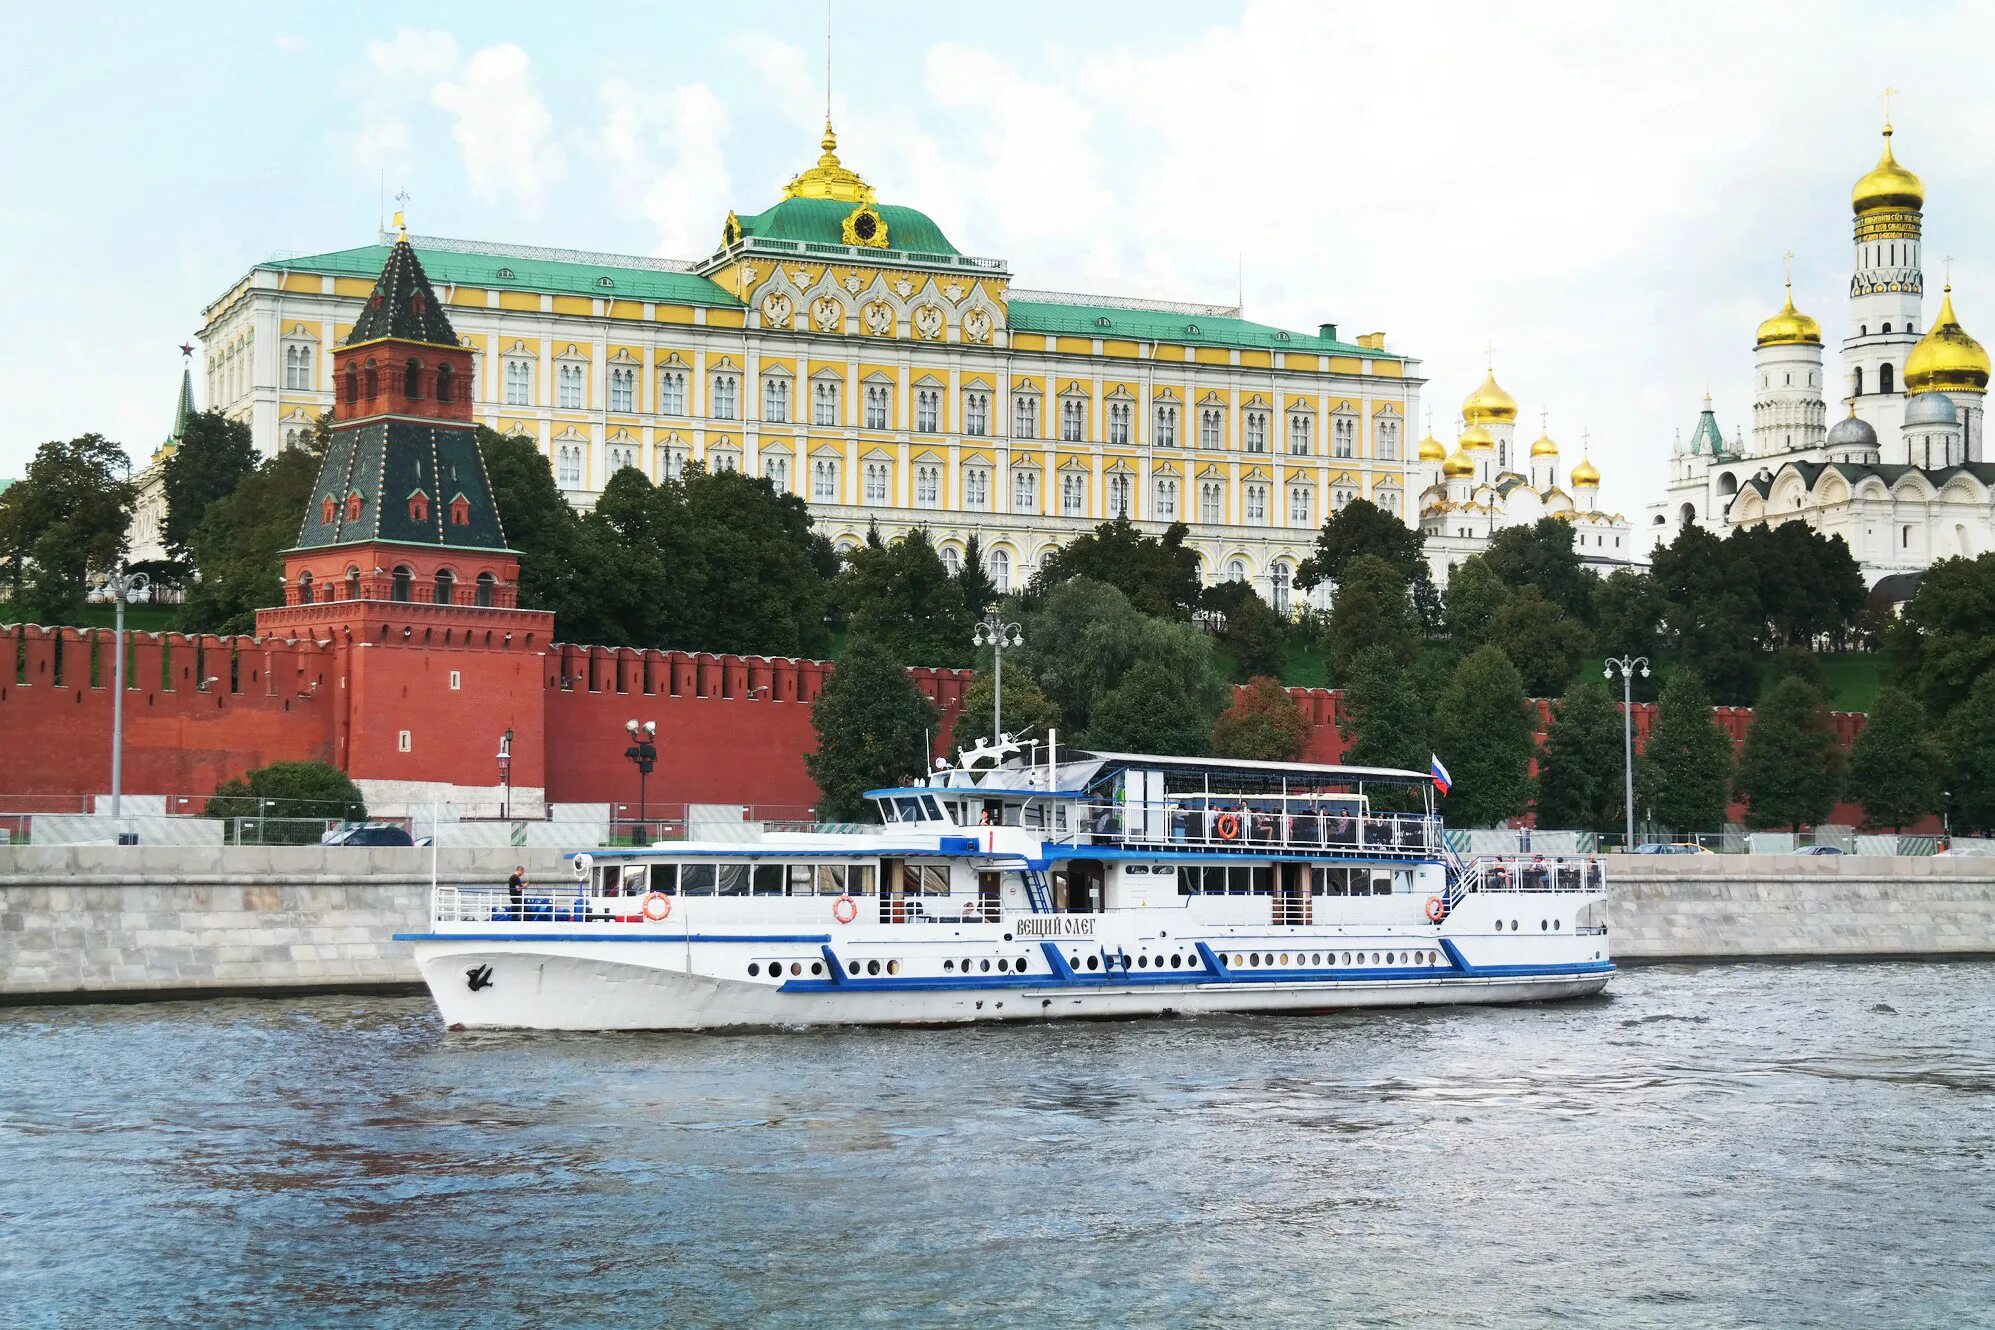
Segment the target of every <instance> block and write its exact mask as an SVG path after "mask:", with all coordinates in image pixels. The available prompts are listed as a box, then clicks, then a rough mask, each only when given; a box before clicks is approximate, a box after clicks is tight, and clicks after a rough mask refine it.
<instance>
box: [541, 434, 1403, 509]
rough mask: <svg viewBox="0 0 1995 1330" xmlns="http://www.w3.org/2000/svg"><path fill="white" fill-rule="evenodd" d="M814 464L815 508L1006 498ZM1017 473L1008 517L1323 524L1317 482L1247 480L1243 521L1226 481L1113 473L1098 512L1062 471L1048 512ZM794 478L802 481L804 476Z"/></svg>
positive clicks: (941, 471) (627, 461)
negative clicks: (1142, 482) (1143, 481)
mask: <svg viewBox="0 0 1995 1330" xmlns="http://www.w3.org/2000/svg"><path fill="white" fill-rule="evenodd" d="M586 457H587V445H586V444H581V443H557V444H556V445H555V449H554V470H555V480H556V481H557V483H559V484H560V486H561V487H562V488H563V489H571V490H572V489H580V488H582V486H583V485H584V483H585V476H584V471H583V467H584V462H585V460H586ZM608 458H609V470H610V474H615V472H616V471H617V470H618V469H620V468H622V467H636V466H637V465H638V449H637V446H636V445H634V444H618V443H612V444H611V445H610V446H609V450H608ZM689 460H690V453H689V450H687V449H685V448H682V447H672V446H669V445H668V446H665V447H662V448H660V449H659V450H658V462H657V470H658V475H657V478H658V479H660V480H672V479H677V478H678V477H679V476H681V475H683V474H684V472H685V468H686V464H687V462H688V461H689ZM707 462H708V464H709V465H710V466H712V467H713V468H714V469H716V470H721V471H739V470H740V469H741V455H740V454H739V453H738V452H736V451H735V450H733V449H714V450H712V451H710V452H709V453H708V455H707ZM808 463H809V470H808V487H807V488H805V489H799V490H796V491H794V492H797V493H800V494H802V495H803V497H805V498H807V499H809V500H810V501H811V502H812V503H832V504H839V503H858V504H861V505H865V506H872V507H897V508H898V507H912V508H921V509H931V510H936V511H949V512H959V511H960V512H993V511H998V510H996V509H993V507H992V495H993V493H1000V492H999V491H997V490H994V488H993V484H992V480H993V472H994V470H996V469H997V468H993V467H990V466H984V465H978V464H975V463H972V464H968V465H965V466H963V467H961V468H960V481H959V483H960V492H959V493H957V494H954V495H952V494H951V493H950V486H949V478H948V475H947V468H946V467H945V466H944V465H943V464H942V463H940V462H922V461H917V462H915V463H914V464H913V466H912V467H911V468H910V472H909V477H908V479H909V482H910V483H909V488H908V491H907V492H906V493H905V494H904V493H903V492H902V490H901V489H900V486H899V484H898V481H897V476H896V471H897V469H898V468H897V465H896V464H895V463H893V462H889V461H883V460H878V459H869V460H866V461H862V462H861V463H860V464H859V467H858V470H857V472H856V474H857V476H858V479H859V490H858V494H857V495H856V496H855V495H851V494H849V493H848V492H847V490H846V488H845V485H846V482H847V480H848V478H849V476H850V474H853V473H850V472H849V471H848V468H847V467H846V465H845V464H844V463H843V462H842V461H841V460H840V459H838V458H834V457H815V458H810V459H808ZM1009 471H1010V490H1009V494H1010V500H1011V501H1010V504H1009V506H1008V507H1006V508H1004V509H1003V510H1002V511H1004V512H1008V513H1016V514H1030V515H1034V516H1058V517H1078V518H1089V519H1097V518H1108V517H1118V516H1123V517H1130V518H1137V519H1141V520H1148V521H1158V522H1175V521H1186V522H1194V521H1195V522H1201V523H1215V524H1217V523H1237V524H1244V525H1249V526H1265V525H1270V524H1275V523H1279V524H1280V525H1285V526H1290V527H1307V526H1314V525H1315V524H1316V523H1317V522H1318V521H1319V520H1320V519H1321V516H1322V510H1321V509H1320V507H1319V501H1318V498H1319V494H1320V493H1321V492H1322V489H1323V488H1324V487H1322V486H1319V485H1318V483H1317V482H1316V481H1314V480H1310V479H1296V478H1294V477H1291V478H1289V479H1288V480H1287V481H1286V482H1285V483H1278V482H1275V481H1272V480H1258V479H1250V480H1246V481H1242V482H1240V483H1239V484H1238V486H1237V489H1238V495H1239V501H1240V504H1239V510H1238V513H1237V515H1236V514H1235V513H1234V511H1233V507H1232V496H1233V493H1234V489H1235V486H1234V484H1233V482H1230V481H1227V480H1223V479H1214V478H1210V477H1207V478H1203V479H1199V480H1196V481H1191V482H1187V481H1185V480H1184V479H1182V478H1181V477H1178V476H1169V475H1165V476H1155V477H1153V478H1152V479H1151V481H1150V484H1149V486H1148V488H1147V492H1146V491H1145V490H1144V489H1142V488H1139V486H1138V483H1137V480H1138V478H1137V477H1136V475H1135V474H1134V473H1132V472H1128V471H1119V470H1111V471H1109V472H1107V473H1106V474H1104V475H1102V476H1101V478H1100V485H1099V491H1100V496H1101V499H1102V502H1101V505H1100V507H1098V508H1097V507H1096V506H1095V505H1094V504H1093V502H1092V499H1093V497H1094V491H1095V489H1096V488H1097V487H1096V484H1095V477H1094V475H1093V473H1091V472H1090V471H1087V470H1084V469H1079V468H1072V467H1063V468H1061V469H1059V470H1058V472H1057V473H1056V475H1055V484H1054V487H1053V488H1052V489H1051V490H1049V491H1048V492H1047V493H1046V494H1045V496H1044V497H1045V500H1046V502H1045V503H1042V491H1041V479H1042V477H1043V476H1044V474H1045V468H1044V467H1043V466H1036V465H1030V464H1028V465H1023V466H1020V465H1013V466H1012V467H1010V468H1009ZM762 474H763V476H764V477H765V478H767V479H768V481H769V482H770V483H771V484H772V485H774V486H775V487H776V488H777V489H778V490H780V491H782V492H783V493H791V492H793V491H792V480H793V473H792V471H791V459H790V457H789V456H788V455H787V454H780V453H766V452H765V453H764V454H763V455H762ZM795 478H796V479H797V480H799V481H801V480H802V476H801V475H797V476H795ZM1327 488H1328V491H1329V504H1330V507H1329V511H1331V512H1339V511H1342V510H1343V508H1344V507H1345V506H1346V505H1348V504H1350V503H1351V502H1352V501H1353V500H1355V499H1356V498H1358V497H1359V492H1360V491H1359V487H1358V486H1357V485H1356V484H1355V483H1351V482H1348V481H1346V482H1338V483H1333V484H1331V485H1329V486H1328V487H1327ZM1277 496H1282V497H1284V498H1285V499H1286V514H1287V517H1286V520H1285V521H1281V520H1280V517H1281V513H1280V510H1277V509H1276V508H1274V506H1273V504H1274V501H1275V499H1276V497H1277ZM1000 497H1002V494H1001V493H1000ZM1145 500H1147V506H1146V504H1145ZM1372 500H1373V502H1374V503H1376V504H1378V506H1380V507H1381V508H1384V509H1386V510H1387V511H1389V512H1395V513H1396V512H1398V510H1399V491H1398V488H1397V487H1396V486H1392V485H1390V484H1388V485H1385V486H1382V487H1381V488H1379V489H1378V490H1377V491H1376V492H1375V493H1374V494H1373V496H1372Z"/></svg>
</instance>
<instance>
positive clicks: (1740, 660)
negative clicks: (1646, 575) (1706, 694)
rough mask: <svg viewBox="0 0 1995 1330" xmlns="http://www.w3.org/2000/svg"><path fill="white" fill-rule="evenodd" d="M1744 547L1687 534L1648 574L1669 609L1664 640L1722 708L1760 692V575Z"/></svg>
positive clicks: (1663, 550)
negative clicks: (1744, 556)
mask: <svg viewBox="0 0 1995 1330" xmlns="http://www.w3.org/2000/svg"><path fill="white" fill-rule="evenodd" d="M1742 550H1743V546H1735V545H1732V544H1730V543H1729V542H1727V541H1722V540H1720V539H1718V538H1717V537H1716V536H1714V535H1712V534H1711V533H1710V532H1709V531H1706V530H1704V529H1703V528H1702V527H1696V526H1686V527H1684V528H1682V529H1681V530H1679V531H1678V532H1677V534H1676V537H1675V539H1673V540H1672V541H1670V543H1669V544H1667V545H1664V546H1662V547H1660V548H1659V549H1657V550H1656V552H1655V554H1654V556H1653V557H1652V558H1651V560H1650V573H1651V575H1652V576H1653V578H1654V579H1655V585H1656V587H1657V588H1658V589H1659V590H1660V591H1661V593H1662V600H1663V604H1664V607H1665V609H1666V627H1667V632H1666V634H1665V637H1666V640H1672V641H1673V644H1674V645H1675V646H1676V648H1677V649H1678V651H1679V652H1680V653H1681V654H1682V657H1683V659H1684V661H1685V663H1687V664H1688V665H1689V666H1690V667H1691V668H1692V669H1694V670H1696V671H1697V673H1698V676H1699V677H1700V678H1701V679H1703V680H1704V682H1705V684H1706V686H1707V687H1708V688H1709V689H1710V690H1711V693H1712V695H1713V696H1714V697H1715V698H1716V699H1717V700H1718V701H1719V702H1721V703H1725V704H1727V705H1731V706H1744V705H1746V704H1748V703H1750V702H1751V701H1752V700H1753V697H1754V696H1755V695H1756V694H1757V693H1758V691H1759V667H1760V656H1759V649H1758V646H1759V641H1760V638H1761V635H1762V634H1763V633H1764V631H1765V624H1766V612H1765V610H1764V609H1763V608H1762V607H1761V604H1760V599H1759V575H1758V573H1757V572H1756V570H1754V569H1753V568H1752V566H1751V565H1750V564H1748V563H1746V562H1744V561H1743V560H1742V559H1741V558H1740V554H1741V552H1742Z"/></svg>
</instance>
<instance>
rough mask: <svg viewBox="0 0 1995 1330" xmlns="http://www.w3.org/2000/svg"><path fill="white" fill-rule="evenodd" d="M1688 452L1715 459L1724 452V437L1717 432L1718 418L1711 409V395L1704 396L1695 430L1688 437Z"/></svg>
mask: <svg viewBox="0 0 1995 1330" xmlns="http://www.w3.org/2000/svg"><path fill="white" fill-rule="evenodd" d="M1690 451H1691V453H1692V454H1693V455H1694V454H1696V453H1703V454H1704V455H1705V456H1707V457H1717V456H1720V455H1721V454H1723V453H1724V451H1725V436H1724V435H1722V434H1720V433H1719V432H1718V416H1717V414H1716V413H1715V412H1714V411H1712V409H1711V395H1710V394H1709V393H1706V394H1705V395H1704V410H1703V411H1702V412H1700V413H1699V414H1698V417H1697V428H1696V429H1695V430H1693V431H1692V432H1691V435H1690Z"/></svg>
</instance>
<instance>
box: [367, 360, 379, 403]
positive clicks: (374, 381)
mask: <svg viewBox="0 0 1995 1330" xmlns="http://www.w3.org/2000/svg"><path fill="white" fill-rule="evenodd" d="M380 395H381V373H380V371H379V370H377V369H375V368H374V362H373V361H371V360H370V361H368V362H367V400H368V401H370V402H371V401H373V400H374V399H375V398H376V397H379V396H380Z"/></svg>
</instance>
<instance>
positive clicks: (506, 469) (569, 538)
mask: <svg viewBox="0 0 1995 1330" xmlns="http://www.w3.org/2000/svg"><path fill="white" fill-rule="evenodd" d="M477 434H478V451H479V454H480V455H481V456H482V457H483V458H484V462H485V474H486V475H487V477H489V478H490V480H491V482H492V499H493V502H494V503H495V504H497V506H498V510H499V517H500V520H501V521H502V522H504V523H505V531H506V544H508V545H510V546H511V547H512V548H513V549H514V550H515V551H517V552H518V554H519V556H520V591H519V603H520V605H521V606H523V607H524V608H527V609H535V610H550V611H552V612H553V614H554V631H555V634H556V636H558V637H560V638H561V639H563V640H565V641H569V642H600V643H604V644H607V645H628V644H634V643H635V642H636V638H635V636H634V635H632V634H630V633H627V632H625V631H624V630H623V627H622V625H621V623H620V615H619V613H618V612H617V611H616V610H615V609H614V608H612V606H613V605H614V603H615V602H617V601H619V600H624V601H627V600H629V599H630V598H631V595H632V594H633V593H631V592H629V591H627V590H625V591H621V592H615V593H611V592H609V591H608V589H607V588H606V587H605V586H604V585H603V582H604V581H606V580H608V581H624V582H626V583H628V582H630V581H636V580H638V579H625V578H623V576H622V573H621V570H620V569H618V568H615V567H613V566H611V563H610V561H609V560H608V558H607V552H606V551H605V550H604V549H602V548H601V547H600V545H599V543H598V542H595V541H593V540H591V539H590V538H589V535H588V533H587V532H585V531H584V530H583V527H582V519H581V517H580V515H579V514H577V513H576V511H575V509H574V507H573V506H572V505H570V504H569V502H568V500H567V498H566V497H565V496H563V494H562V493H561V489H560V487H559V486H557V485H556V484H555V483H554V470H553V468H552V467H550V466H549V465H548V462H547V455H546V454H545V453H542V452H541V451H540V449H539V448H538V447H536V446H535V445H534V442H533V440H532V439H529V438H525V437H523V436H518V435H509V434H499V433H497V432H495V431H493V430H490V429H487V428H486V427H485V426H483V425H480V426H479V427H478V431H477ZM612 479H613V480H614V478H612ZM640 586H641V582H640ZM606 609H608V611H609V612H605V611H606Z"/></svg>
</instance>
